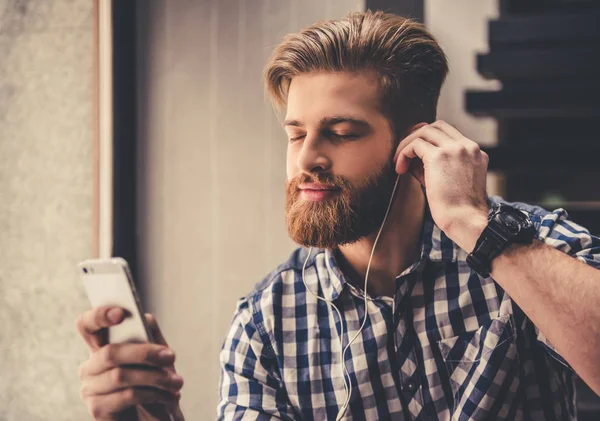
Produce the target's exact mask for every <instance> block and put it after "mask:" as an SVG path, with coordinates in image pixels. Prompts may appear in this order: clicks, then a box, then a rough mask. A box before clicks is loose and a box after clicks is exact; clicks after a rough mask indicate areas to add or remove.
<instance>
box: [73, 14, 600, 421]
mask: <svg viewBox="0 0 600 421" xmlns="http://www.w3.org/2000/svg"><path fill="white" fill-rule="evenodd" d="M446 73H447V64H446V59H445V57H444V54H443V52H442V50H441V49H440V47H439V46H438V44H437V43H436V42H435V40H434V39H433V38H432V36H431V35H430V34H429V33H428V32H427V31H426V30H425V29H424V27H423V26H421V25H419V24H417V23H415V22H412V21H410V20H406V19H403V18H401V17H398V16H394V15H388V14H384V13H380V12H378V13H371V12H365V13H354V14H351V15H349V16H348V17H347V18H345V19H342V20H338V21H326V22H319V23H317V24H315V25H313V26H311V27H309V28H306V29H304V30H303V31H301V32H300V33H298V34H291V35H288V36H287V37H286V38H285V39H284V40H283V42H282V43H281V44H280V45H279V46H278V47H277V48H276V49H275V51H274V52H273V55H272V57H271V59H270V61H269V63H268V65H267V68H266V73H265V74H266V82H267V88H268V91H269V93H270V94H271V95H272V97H273V99H274V100H275V103H276V104H278V105H282V106H284V107H285V111H286V116H285V121H284V128H285V130H286V132H287V135H288V139H289V146H288V153H287V177H288V181H287V207H286V212H287V222H288V228H289V233H290V236H291V237H292V239H293V240H294V241H296V242H297V243H299V244H301V245H303V246H304V247H303V248H300V249H298V250H296V251H295V252H294V253H293V254H292V255H291V257H290V258H289V260H288V261H287V262H285V263H283V264H282V265H280V266H279V267H278V268H277V269H276V270H275V271H273V272H272V273H270V274H269V275H268V276H267V277H266V278H265V279H264V280H263V281H262V282H260V283H259V284H257V285H256V286H255V288H254V289H253V291H251V292H250V293H249V294H248V295H247V296H246V297H244V298H242V299H240V301H239V302H238V305H237V309H236V311H235V314H234V317H233V320H232V324H231V327H230V330H229V332H228V334H227V338H226V340H225V342H224V344H223V348H222V352H221V368H222V371H221V374H222V376H221V383H220V396H221V401H220V403H219V406H218V408H217V413H218V419H223V420H238V419H240V420H241V419H244V420H246V419H248V420H251V419H252V420H255V419H256V420H271V419H272V420H276V419H283V420H300V419H302V420H326V419H328V420H334V419H348V420H350V419H352V420H403V419H416V420H435V419H444V420H445V419H451V418H452V419H460V420H470V419H473V420H482V419H486V420H499V419H500V420H501V419H506V420H513V419H531V420H554V419H560V420H563V419H575V417H576V414H575V407H574V388H573V379H574V376H575V373H577V374H578V375H579V376H580V377H581V378H582V379H583V380H584V381H585V382H586V383H587V384H588V385H589V386H590V387H591V388H592V389H593V390H594V391H595V392H596V393H598V392H600V364H599V363H598V361H599V356H600V332H599V330H600V329H599V328H598V326H600V310H599V308H598V305H597V304H598V302H600V271H598V270H597V269H598V268H600V239H599V238H597V237H594V236H592V235H591V234H590V233H589V232H588V231H587V230H586V229H585V228H582V227H580V226H578V225H576V224H574V223H573V222H571V221H568V220H567V219H566V216H567V215H566V213H565V212H564V211H563V210H561V209H558V210H556V211H554V212H548V211H546V210H543V209H541V208H539V207H534V206H530V205H526V204H523V203H507V202H505V201H504V200H502V199H501V198H499V197H488V196H487V194H486V191H485V184H486V183H485V181H486V170H487V156H486V155H485V153H483V152H482V151H481V150H480V149H479V147H478V146H477V144H476V143H475V142H473V141H472V140H469V139H467V138H466V137H464V136H463V135H462V134H461V133H460V132H459V131H458V130H457V129H455V128H454V127H453V126H451V125H449V124H447V123H445V122H443V121H436V118H435V109H436V104H437V99H438V96H439V91H440V88H441V85H442V83H443V81H444V78H445V76H446ZM102 311H106V309H103V310H102ZM93 314H95V315H96V317H97V319H96V320H97V322H96V323H95V324H92V323H90V322H88V321H87V320H92V319H93ZM104 314H105V313H103V312H100V311H97V312H96V313H89V314H88V315H87V316H84V318H83V319H82V321H81V322H80V329H81V330H82V331H83V332H98V330H99V329H100V328H101V327H105V326H107V325H110V324H111V323H114V322H109V321H108V320H107V318H106V317H105V316H104ZM121 317H122V314H119V319H117V320H120V318H121ZM94 334H95V333H94ZM89 335H90V334H88V336H87V338H89V337H90V336H89ZM163 343H164V342H163ZM94 346H95V347H97V348H96V349H97V351H95V354H93V355H102V356H103V357H94V356H93V357H92V358H91V359H94V358H95V360H96V361H103V362H102V363H99V362H97V363H96V366H102V367H103V369H104V372H106V371H107V370H119V366H120V364H123V363H126V362H129V363H131V362H132V361H134V360H135V361H137V362H138V363H140V364H142V363H144V362H145V361H147V360H144V359H143V357H141V356H136V357H132V356H131V355H133V354H135V353H134V352H133V351H130V354H129V356H128V357H127V358H126V357H124V356H122V355H124V354H126V352H125V351H124V349H125V348H123V347H122V348H120V349H119V350H117V351H112V352H108V351H104V353H103V354H101V353H102V352H103V351H102V349H103V348H106V347H107V346H104V347H102V346H100V343H98V342H94ZM141 346H147V347H148V348H144V349H147V350H148V352H147V354H148V355H150V357H149V360H151V361H152V363H153V365H158V363H156V361H157V360H156V359H155V358H154V355H155V354H154V352H155V350H154V348H152V349H151V348H150V345H138V347H141ZM108 347H110V345H109V346H108ZM113 349H114V347H113ZM130 349H133V348H130ZM137 349H142V348H137ZM156 350H158V348H156ZM140 353H141V352H140ZM106 355H110V356H111V357H110V358H108V360H109V361H110V363H105V362H104V361H105V359H106ZM136 358H137V359H136ZM170 363H172V360H169V361H168V362H167V363H165V364H170ZM170 370H171V371H172V367H171V368H170ZM163 371H164V370H163ZM90 372H92V373H98V372H99V370H98V369H93V370H92V369H90V368H89V367H88V366H86V365H85V364H84V366H83V368H82V379H83V382H84V387H85V389H86V392H87V393H86V394H84V395H85V396H86V397H87V399H88V402H89V401H90V400H94V402H95V407H98V406H100V404H99V398H98V397H97V395H93V393H92V392H89V390H90V389H93V390H97V389H98V387H96V388H95V389H94V387H92V386H86V385H94V384H98V380H97V379H96V378H97V377H98V375H97V374H89V373H90ZM120 373H121V374H122V376H120V377H119V376H116V375H115V376H113V377H112V378H113V379H118V380H120V381H112V382H108V381H105V383H104V386H103V387H104V388H103V389H102V390H103V391H104V393H105V395H104V399H105V400H104V402H105V403H106V402H108V398H106V394H108V393H109V391H117V392H114V393H112V395H115V396H116V394H118V393H124V392H122V390H129V391H131V392H128V395H127V396H126V397H125V398H122V399H117V398H115V397H113V400H112V401H111V405H112V406H111V407H110V409H103V410H99V411H98V412H97V413H98V418H97V419H110V420H113V419H119V418H118V417H119V415H118V411H122V410H123V409H124V408H127V407H131V406H133V405H136V404H140V403H141V404H143V403H148V402H172V400H169V399H168V398H167V397H166V396H167V394H166V393H163V391H164V390H163V389H169V387H168V386H165V385H166V384H167V383H166V382H165V381H164V379H165V376H164V374H163V372H160V374H156V373H159V372H158V371H157V372H153V376H154V377H152V376H150V375H148V374H147V372H146V374H145V375H142V374H140V373H143V372H137V371H136V372H133V371H125V370H123V369H121V371H120ZM109 383H110V386H109ZM137 385H146V386H150V389H147V390H145V391H144V393H145V394H142V393H141V392H136V391H137V390H138V388H136V387H135V386H137ZM152 386H154V387H155V388H159V389H161V392H160V393H161V394H159V392H157V391H156V390H155V389H152ZM119 390H121V392H119ZM148 390H150V391H148ZM151 393H156V394H154V395H151ZM112 395H108V396H112ZM90 396H91V397H90ZM138 396H139V398H137V397H138ZM104 408H106V406H104ZM103 411H104V412H103ZM110 411H112V412H110Z"/></svg>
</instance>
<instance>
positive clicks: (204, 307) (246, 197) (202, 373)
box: [138, 0, 364, 420]
mask: <svg viewBox="0 0 600 421" xmlns="http://www.w3.org/2000/svg"><path fill="white" fill-rule="evenodd" d="M363 7H364V6H363V1H354V0H343V1H340V0H328V1H322V0H309V1H301V0H293V1H279V0H246V1H243V0H241V1H240V0H225V1H224V0H221V1H217V0H211V1H202V2H199V1H195V2H190V1H183V0H179V1H169V2H166V1H160V0H153V1H149V2H148V3H147V8H146V9H145V10H144V11H143V13H144V15H143V16H141V22H140V23H141V26H140V31H141V33H140V42H141V45H140V47H141V49H140V54H141V56H140V70H141V71H142V75H141V76H142V79H141V80H140V87H139V89H140V101H139V105H140V107H141V109H140V138H141V144H140V157H139V158H140V173H139V179H140V183H141V185H140V194H139V202H138V206H139V207H138V209H140V214H139V218H140V223H139V227H138V229H139V244H140V248H141V249H140V256H141V261H140V274H141V276H140V278H141V279H140V283H141V284H142V285H143V286H144V291H145V301H146V303H147V305H148V310H150V311H151V312H153V313H155V314H156V316H157V318H158V321H159V324H160V325H161V328H162V330H163V332H164V334H165V336H166V338H167V340H168V341H169V343H170V345H171V346H172V347H173V348H174V349H175V351H176V353H177V358H178V360H177V363H176V366H177V369H178V371H179V372H181V373H182V375H183V377H184V379H185V381H186V384H185V385H184V388H183V390H182V401H181V402H182V407H183V410H184V413H185V414H186V416H187V417H188V419H190V420H208V419H213V418H214V417H215V414H216V412H215V408H216V404H217V386H218V376H219V371H218V370H219V368H218V366H219V364H218V352H219V350H220V347H221V344H222V341H223V339H224V338H225V333H226V331H227V328H228V326H229V323H230V321H231V316H232V314H233V311H234V306H235V302H236V300H237V299H238V298H239V297H241V296H243V295H245V294H246V293H248V292H249V291H250V290H251V288H252V286H253V285H254V284H255V283H257V282H259V281H260V280H261V279H262V278H263V277H264V276H265V275H266V274H267V272H268V271H270V270H271V269H273V268H275V267H276V266H277V265H278V264H279V263H281V262H282V261H283V260H284V259H285V258H286V257H287V256H288V254H289V253H290V251H291V250H292V249H293V247H294V245H293V244H292V243H291V241H290V240H288V238H287V231H286V227H285V218H284V197H285V190H284V183H285V150H286V146H287V142H286V136H285V132H284V131H283V130H282V128H281V126H280V124H279V123H278V122H277V120H276V116H275V114H274V113H273V111H272V110H271V108H270V106H269V105H268V103H267V102H266V101H265V100H264V96H263V86H262V80H261V72H262V68H263V66H264V64H265V62H266V59H267V56H268V54H269V53H270V51H271V49H272V47H273V46H274V45H275V44H276V43H277V42H278V41H279V40H280V39H281V37H282V36H283V35H284V34H285V33H287V32H291V31H295V30H298V29H300V28H301V27H303V26H305V25H308V24H311V23H313V22H315V21H316V20H318V19H324V18H338V17H342V16H344V15H346V14H347V12H349V11H350V10H362V8H363Z"/></svg>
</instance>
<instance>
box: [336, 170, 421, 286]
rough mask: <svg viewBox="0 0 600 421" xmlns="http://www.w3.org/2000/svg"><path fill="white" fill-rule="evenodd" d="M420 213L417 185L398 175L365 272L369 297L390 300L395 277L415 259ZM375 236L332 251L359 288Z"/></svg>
mask: <svg viewBox="0 0 600 421" xmlns="http://www.w3.org/2000/svg"><path fill="white" fill-rule="evenodd" d="M424 213H425V195H424V194H423V191H422V190H421V185H420V184H419V183H418V181H416V180H415V179H414V178H413V177H412V176H411V175H409V174H406V175H403V176H401V177H400V180H399V182H398V187H397V190H396V196H395V199H394V203H393V204H392V208H391V209H390V212H389V215H388V217H387V220H386V221H385V226H384V228H383V231H382V232H381V235H380V237H379V240H378V242H377V248H376V249H375V252H374V254H373V260H372V261H371V267H370V269H369V279H368V288H367V293H368V294H369V295H370V296H371V297H377V296H381V295H385V296H388V297H393V296H394V289H395V279H396V277H397V276H398V275H400V273H402V271H404V270H405V269H406V268H408V267H409V266H410V265H411V264H412V263H413V262H414V261H415V260H416V259H417V258H418V253H419V251H420V250H419V237H420V234H421V230H422V227H423V216H424ZM376 237H377V232H374V233H373V234H371V235H369V236H368V237H365V238H363V239H361V240H359V241H358V242H356V243H353V244H347V245H343V246H340V247H339V248H338V250H337V252H336V256H337V259H338V263H339V265H340V267H341V269H342V272H343V273H344V276H346V277H347V278H349V279H350V280H351V282H352V283H353V284H354V285H356V286H358V287H360V288H361V289H362V288H364V283H365V275H366V273H367V266H368V264H369V258H370V256H371V250H372V249H373V245H374V243H375V239H376Z"/></svg>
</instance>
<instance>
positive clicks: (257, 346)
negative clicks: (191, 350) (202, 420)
mask: <svg viewBox="0 0 600 421" xmlns="http://www.w3.org/2000/svg"><path fill="white" fill-rule="evenodd" d="M220 362H221V381H220V392H219V393H220V401H219V405H218V408H217V420H218V421H224V420H228V421H229V420H261V421H263V420H264V421H267V420H269V421H270V420H292V419H293V417H292V413H293V412H292V408H291V407H290V405H289V404H288V402H287V394H286V392H285V389H284V388H283V387H282V386H281V383H280V380H279V379H278V376H277V374H276V372H275V370H274V369H273V367H275V358H274V356H273V354H272V350H271V348H270V345H265V343H264V342H263V341H262V340H261V337H260V334H259V331H258V329H257V328H256V325H255V323H254V321H253V318H252V313H251V310H250V309H249V308H248V302H247V301H245V300H242V301H241V302H240V304H239V305H238V309H237V311H236V313H235V315H234V317H233V321H232V324H231V327H230V329H229V332H228V334H227V338H226V339H225V342H224V344H223V347H222V349H221V354H220Z"/></svg>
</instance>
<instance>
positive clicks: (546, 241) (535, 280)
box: [454, 212, 600, 394]
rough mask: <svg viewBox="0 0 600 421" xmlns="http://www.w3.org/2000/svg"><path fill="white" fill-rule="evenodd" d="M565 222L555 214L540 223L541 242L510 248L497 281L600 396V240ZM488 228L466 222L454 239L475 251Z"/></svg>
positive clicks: (498, 266)
mask: <svg viewBox="0 0 600 421" xmlns="http://www.w3.org/2000/svg"><path fill="white" fill-rule="evenodd" d="M565 217H566V214H565V213H564V212H562V213H561V212H553V213H550V214H548V215H547V216H546V217H545V218H543V219H542V220H541V221H539V224H538V225H539V229H538V239H537V240H534V242H533V243H532V244H530V245H520V244H513V245H511V246H509V247H508V248H507V249H506V250H504V252H502V253H501V254H500V255H499V256H498V257H496V258H495V259H494V261H493V262H492V271H491V276H492V278H494V280H495V281H496V282H497V283H498V284H499V285H500V286H501V287H502V288H503V289H504V290H505V291H506V292H507V293H508V295H510V297H511V298H513V299H514V301H515V302H516V303H517V304H518V305H519V307H521V309H522V310H523V311H524V312H525V314H526V315H527V316H528V317H529V318H530V319H531V321H532V322H533V323H534V325H535V326H536V328H537V329H538V330H539V332H540V333H541V335H539V337H538V339H540V340H541V341H542V342H544V343H545V344H546V345H547V346H548V347H550V348H551V349H555V350H556V352H558V353H559V354H560V356H562V358H564V359H565V360H566V361H567V362H568V363H569V364H570V365H571V367H572V368H573V369H574V370H575V372H576V373H577V374H578V375H579V376H580V377H581V378H582V379H583V380H584V381H585V382H586V383H587V384H588V385H589V386H590V388H591V389H592V390H593V391H594V392H596V393H597V394H600V270H598V269H599V268H600V238H598V237H595V236H592V235H591V234H590V233H589V231H587V230H586V229H585V228H583V227H581V226H579V225H577V224H575V223H573V222H571V221H567V220H565ZM534 218H535V216H534ZM534 218H532V219H534ZM534 222H535V220H534ZM484 227H485V225H484V224H483V223H482V222H480V221H477V222H473V220H471V221H470V222H467V221H465V222H464V223H463V227H462V228H463V229H462V230H461V232H460V233H458V232H456V233H455V234H454V237H455V238H456V239H457V241H459V242H460V243H462V244H464V245H465V247H467V248H466V249H465V250H470V249H469V248H468V247H471V249H472V248H473V246H474V244H475V242H476V241H477V238H479V237H478V233H481V232H482V231H483V228H484ZM459 242H457V244H459V245H460V243H459ZM546 339H547V341H546ZM550 344H551V345H550Z"/></svg>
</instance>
